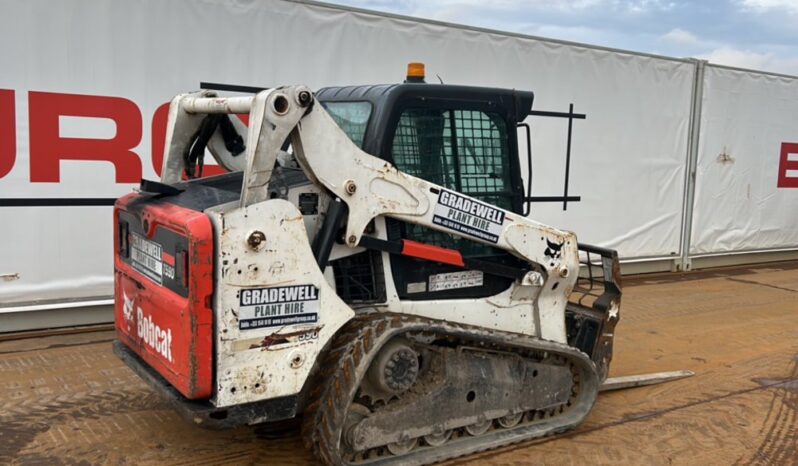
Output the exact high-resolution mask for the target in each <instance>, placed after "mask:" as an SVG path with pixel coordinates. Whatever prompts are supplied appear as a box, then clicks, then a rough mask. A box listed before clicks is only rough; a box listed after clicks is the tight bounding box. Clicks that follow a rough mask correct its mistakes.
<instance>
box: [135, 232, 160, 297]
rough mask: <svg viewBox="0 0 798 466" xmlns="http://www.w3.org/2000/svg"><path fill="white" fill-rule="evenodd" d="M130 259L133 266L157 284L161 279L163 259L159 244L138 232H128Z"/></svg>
mask: <svg viewBox="0 0 798 466" xmlns="http://www.w3.org/2000/svg"><path fill="white" fill-rule="evenodd" d="M130 259H131V263H132V264H133V268H134V269H136V270H138V271H139V272H141V273H143V274H144V275H146V276H147V277H148V278H150V279H151V280H153V281H154V282H155V283H157V284H159V285H160V284H161V283H162V281H163V261H162V248H161V245H160V244H158V243H156V242H154V241H150V240H148V239H146V238H144V237H143V236H141V235H140V234H138V233H131V234H130Z"/></svg>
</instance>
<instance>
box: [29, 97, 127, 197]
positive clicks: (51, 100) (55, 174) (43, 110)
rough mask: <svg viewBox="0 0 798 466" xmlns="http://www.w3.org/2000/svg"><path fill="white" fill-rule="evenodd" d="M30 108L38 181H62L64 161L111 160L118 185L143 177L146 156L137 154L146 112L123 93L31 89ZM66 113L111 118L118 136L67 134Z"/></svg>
mask: <svg viewBox="0 0 798 466" xmlns="http://www.w3.org/2000/svg"><path fill="white" fill-rule="evenodd" d="M28 109H29V114H30V117H29V120H30V123H29V124H30V180H31V181H32V182H34V183H36V182H40V183H58V182H60V181H61V166H60V165H61V161H62V160H102V161H107V162H111V163H113V164H114V168H115V169H116V182H117V183H138V182H139V181H140V180H141V160H140V159H139V157H138V155H136V153H135V152H133V148H134V147H136V146H138V145H139V143H140V142H141V127H142V124H141V111H140V110H139V108H138V106H136V104H135V103H133V102H132V101H130V100H128V99H123V98H121V97H103V96H94V95H77V94H55V93H50V92H30V93H29V94H28ZM60 116H75V117H93V118H107V119H111V120H113V121H114V123H115V124H116V135H115V136H114V137H113V138H111V139H87V138H62V137H61V136H60V135H59V122H58V119H59V117H60Z"/></svg>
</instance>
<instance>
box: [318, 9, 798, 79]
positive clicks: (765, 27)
mask: <svg viewBox="0 0 798 466" xmlns="http://www.w3.org/2000/svg"><path fill="white" fill-rule="evenodd" d="M332 1H334V2H335V3H340V4H345V5H350V6H356V7H360V8H366V9H370V10H378V11H386V12H391V13H399V14H404V15H410V16H416V17H421V18H430V19H436V20H440V21H448V22H454V23H460V24H468V25H472V26H480V27H486V28H492V29H500V30H504V31H512V32H518V33H524V34H531V35H536V36H542V37H549V38H554V39H563V40H571V41H576V42H584V43H588V44H596V45H604V46H608V47H615V48H621V49H627V50H635V51H640V52H649V53H656V54H662V55H669V56H676V57H697V58H705V59H709V60H710V61H711V62H714V63H720V64H724V65H731V66H739V67H743V68H754V69H761V70H767V71H774V72H780V73H787V74H793V75H798V0H707V1H668V0H494V1H490V0H426V1H425V0H332Z"/></svg>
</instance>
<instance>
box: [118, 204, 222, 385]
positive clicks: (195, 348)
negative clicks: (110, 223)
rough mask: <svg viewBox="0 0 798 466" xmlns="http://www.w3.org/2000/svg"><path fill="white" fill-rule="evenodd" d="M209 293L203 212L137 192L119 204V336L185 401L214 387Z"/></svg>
mask: <svg viewBox="0 0 798 466" xmlns="http://www.w3.org/2000/svg"><path fill="white" fill-rule="evenodd" d="M212 294H213V230H212V227H211V222H210V219H209V218H208V217H207V216H206V215H205V214H203V213H202V212H197V211H194V210H190V209H186V208H183V207H180V206H177V205H175V204H170V203H168V202H162V201H157V200H150V199H148V198H147V197H144V196H140V195H138V194H130V195H128V196H125V197H123V198H121V199H119V200H118V201H117V202H116V205H115V207H114V296H115V300H114V301H115V304H114V313H115V320H116V330H117V335H118V337H119V340H120V341H122V342H123V343H124V344H125V345H127V346H128V347H130V348H131V349H132V350H133V351H135V352H136V353H137V354H138V355H139V356H140V357H141V358H142V359H143V360H144V361H145V362H146V363H147V364H149V365H150V366H151V367H152V368H154V369H155V370H156V371H158V373H160V374H161V375H162V376H163V377H164V378H165V379H166V380H168V381H169V382H170V383H171V384H172V385H173V386H174V387H175V388H176V389H177V390H178V391H179V392H180V393H182V394H183V395H184V396H185V397H186V398H188V399H202V398H208V397H209V396H210V395H211V392H212V390H213V378H212V373H213V370H212V369H213V366H212V361H213V359H212V349H213V339H212V336H213V331H212V329H213V313H212V309H211V303H212Z"/></svg>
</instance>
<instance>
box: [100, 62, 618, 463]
mask: <svg viewBox="0 0 798 466" xmlns="http://www.w3.org/2000/svg"><path fill="white" fill-rule="evenodd" d="M411 78H414V76H411ZM409 81H410V82H405V83H403V84H394V85H377V86H355V87H339V88H325V89H322V90H320V91H318V92H317V93H315V94H314V93H313V92H311V90H310V89H308V88H307V87H304V86H285V87H279V88H275V89H270V90H264V91H262V92H258V93H257V94H255V95H254V96H249V97H228V98H221V97H217V96H216V95H215V94H214V93H212V92H209V91H201V92H197V93H191V94H183V95H179V96H177V97H175V98H174V100H173V101H172V103H171V107H170V110H169V123H168V129H167V136H166V147H165V157H164V163H163V170H162V175H161V179H160V181H142V186H141V189H140V190H138V192H135V193H132V194H130V195H127V196H125V197H122V198H121V199H119V200H118V201H117V203H116V206H115V209H114V225H115V240H114V241H115V257H114V265H115V296H116V306H115V315H116V328H117V334H118V340H117V341H116V342H115V345H114V349H115V352H116V353H117V354H118V355H119V356H120V357H121V358H122V359H123V360H124V361H125V362H126V363H127V364H128V365H129V366H130V367H132V368H133V369H134V370H135V371H136V372H137V373H138V374H139V375H140V376H141V377H142V378H144V379H145V380H146V381H148V382H149V383H150V384H151V385H152V386H153V387H155V388H156V389H157V390H159V391H160V392H161V393H162V394H164V395H165V396H166V397H168V398H169V399H170V400H171V401H173V402H174V405H175V406H176V407H177V409H178V410H179V411H180V412H181V413H182V414H183V415H184V416H185V417H187V418H188V419H189V420H191V422H194V423H197V424H200V425H204V426H208V427H231V426H238V425H245V424H255V423H268V422H278V421H282V420H286V419H290V418H294V417H298V416H302V418H303V421H302V422H303V424H302V426H303V427H302V430H303V436H304V439H305V441H306V444H307V446H308V448H311V449H312V450H313V451H314V452H315V454H316V455H318V457H319V458H320V459H321V460H322V461H323V462H324V463H327V464H335V465H338V464H346V465H359V464H427V463H432V462H436V461H440V460H443V459H446V458H452V457H455V456H460V455H463V454H468V453H472V452H476V451H481V450H486V449H490V448H494V447H498V446H502V445H506V444H510V443H514V442H519V441H522V440H526V439H532V438H537V437H541V436H546V435H551V434H556V433H559V432H562V431H565V430H567V429H570V428H572V427H574V426H576V425H578V424H579V423H580V422H582V420H583V419H585V417H586V416H587V414H588V413H589V412H590V410H591V408H592V407H593V404H594V402H595V400H596V395H597V393H598V390H599V386H600V384H601V383H602V381H603V380H604V379H605V378H606V376H607V371H608V367H609V363H610V359H611V357H612V342H613V332H614V327H615V324H616V323H617V321H618V315H619V314H618V313H619V306H620V296H621V292H620V275H619V268H618V258H617V254H616V253H615V252H614V251H611V250H606V249H602V248H597V247H592V246H586V245H580V244H578V243H577V239H576V236H575V235H574V234H573V233H570V232H567V231H562V230H558V229H556V228H553V227H550V226H548V225H544V224H541V223H538V222H536V221H534V220H531V219H530V218H527V217H526V216H524V215H523V214H522V212H523V211H524V203H525V201H526V195H527V194H528V193H525V192H524V189H523V183H522V178H521V175H520V171H521V170H520V168H519V158H518V145H519V144H518V140H517V129H516V125H517V124H519V123H520V122H523V120H524V119H525V118H526V117H527V116H528V114H529V112H530V111H531V108H532V100H533V94H532V93H531V92H522V91H515V90H504V89H490V88H480V87H467V86H455V85H442V84H441V85H438V84H425V83H423V82H414V81H421V80H420V79H418V76H415V79H409ZM232 114H238V115H248V128H246V127H245V126H244V124H243V123H242V121H241V119H239V118H238V117H236V116H233V115H232ZM239 134H241V135H245V136H243V137H242V136H239ZM206 147H207V148H208V149H209V150H210V152H211V153H212V154H213V156H214V158H215V159H216V160H217V162H218V164H219V165H221V166H222V167H224V168H226V169H227V170H229V173H227V174H223V175H218V176H212V177H206V178H193V175H196V174H197V171H198V170H199V171H201V168H202V160H201V159H202V154H203V153H204V151H205V148H206ZM580 262H581V267H580Z"/></svg>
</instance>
